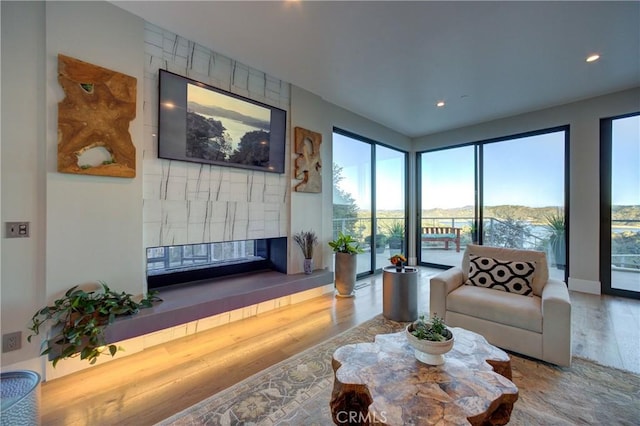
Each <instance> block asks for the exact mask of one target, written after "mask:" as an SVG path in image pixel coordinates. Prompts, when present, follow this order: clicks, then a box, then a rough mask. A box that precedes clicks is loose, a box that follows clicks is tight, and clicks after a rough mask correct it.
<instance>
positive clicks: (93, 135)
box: [58, 55, 137, 178]
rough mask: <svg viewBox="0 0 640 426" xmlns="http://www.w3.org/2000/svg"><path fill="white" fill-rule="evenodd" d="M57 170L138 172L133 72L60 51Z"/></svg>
mask: <svg viewBox="0 0 640 426" xmlns="http://www.w3.org/2000/svg"><path fill="white" fill-rule="evenodd" d="M58 82H59V83H60V86H62V89H63V90H64V93H65V97H64V99H63V100H62V101H60V102H59V103H58V171H59V172H62V173H76V174H85V175H98V176H114V177H126V178H132V177H135V176H136V148H135V146H134V145H133V142H132V140H131V135H130V133H129V123H130V122H131V120H133V119H134V118H135V117H136V84H137V80H136V79H135V78H134V77H131V76H128V75H125V74H121V73H119V72H116V71H111V70H108V69H106V68H102V67H99V66H97V65H92V64H89V63H87V62H83V61H80V60H78V59H74V58H71V57H68V56H64V55H58Z"/></svg>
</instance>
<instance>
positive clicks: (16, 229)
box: [4, 222, 29, 238]
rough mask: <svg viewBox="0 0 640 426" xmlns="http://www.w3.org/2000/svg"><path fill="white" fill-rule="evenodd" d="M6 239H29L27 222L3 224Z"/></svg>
mask: <svg viewBox="0 0 640 426" xmlns="http://www.w3.org/2000/svg"><path fill="white" fill-rule="evenodd" d="M4 234H5V237H6V238H29V222H5V233H4Z"/></svg>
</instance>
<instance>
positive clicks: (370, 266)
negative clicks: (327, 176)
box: [333, 129, 407, 275]
mask: <svg viewBox="0 0 640 426" xmlns="http://www.w3.org/2000/svg"><path fill="white" fill-rule="evenodd" d="M406 161H407V154H406V153H405V152H402V151H398V150H396V149H392V148H389V147H387V146H385V145H382V144H379V143H377V142H375V141H372V140H369V139H366V138H362V137H360V136H357V135H354V134H352V133H349V132H346V131H343V130H338V129H335V131H334V133H333V235H334V238H335V237H336V236H337V235H338V232H339V231H340V232H343V233H345V234H349V235H351V236H353V237H354V238H355V239H356V240H357V241H358V243H359V244H360V246H361V247H362V248H363V249H364V253H362V254H360V255H358V264H357V265H358V266H357V268H358V269H357V271H358V274H359V275H362V274H366V273H373V272H374V271H375V270H376V269H379V268H381V267H383V266H385V265H387V264H388V263H389V261H388V259H389V257H390V256H391V254H392V253H406V238H405V236H406Z"/></svg>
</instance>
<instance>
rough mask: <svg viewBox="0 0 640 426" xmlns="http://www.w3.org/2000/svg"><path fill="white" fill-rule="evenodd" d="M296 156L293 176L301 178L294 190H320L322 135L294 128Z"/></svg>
mask: <svg viewBox="0 0 640 426" xmlns="http://www.w3.org/2000/svg"><path fill="white" fill-rule="evenodd" d="M295 138H296V145H295V148H296V154H298V156H297V157H296V161H295V178H296V179H297V180H301V181H302V182H300V183H298V184H297V185H296V186H295V190H296V192H322V174H321V171H322V159H321V158H320V144H321V143H322V135H321V134H320V133H316V132H312V131H311V130H307V129H303V128H302V127H296V128H295Z"/></svg>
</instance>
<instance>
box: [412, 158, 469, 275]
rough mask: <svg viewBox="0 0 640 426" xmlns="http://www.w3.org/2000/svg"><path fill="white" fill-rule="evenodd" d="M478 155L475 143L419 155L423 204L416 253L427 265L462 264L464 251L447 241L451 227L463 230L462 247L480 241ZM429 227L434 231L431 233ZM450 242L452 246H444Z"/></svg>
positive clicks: (449, 244)
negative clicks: (477, 221)
mask: <svg viewBox="0 0 640 426" xmlns="http://www.w3.org/2000/svg"><path fill="white" fill-rule="evenodd" d="M475 157H476V146H474V145H467V146H462V147H457V148H450V149H442V150H438V151H431V152H425V153H422V155H421V156H420V164H419V170H420V174H421V176H422V179H421V196H420V200H421V204H422V206H421V218H420V225H419V229H418V234H419V247H420V249H419V250H418V251H417V252H418V253H419V256H420V260H421V262H423V263H425V264H438V265H446V266H458V265H460V258H461V257H460V256H461V255H462V251H458V250H457V245H456V242H455V241H454V242H450V241H447V238H448V237H447V236H446V235H447V234H450V232H448V231H449V229H448V228H453V229H456V228H457V229H460V237H459V238H460V247H461V248H464V247H465V246H466V245H467V244H468V243H470V242H473V241H476V240H477V234H476V226H475V224H476V222H475V216H476V196H475V188H476V178H475V174H476V167H475V164H476V159H475ZM430 230H434V232H433V233H429V231H430ZM436 230H438V231H440V232H439V233H436V232H435V231H436ZM456 232H457V231H456ZM453 238H458V236H457V235H455V236H453ZM447 243H448V244H447ZM447 245H448V246H449V248H448V249H445V247H446V246H447Z"/></svg>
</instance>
